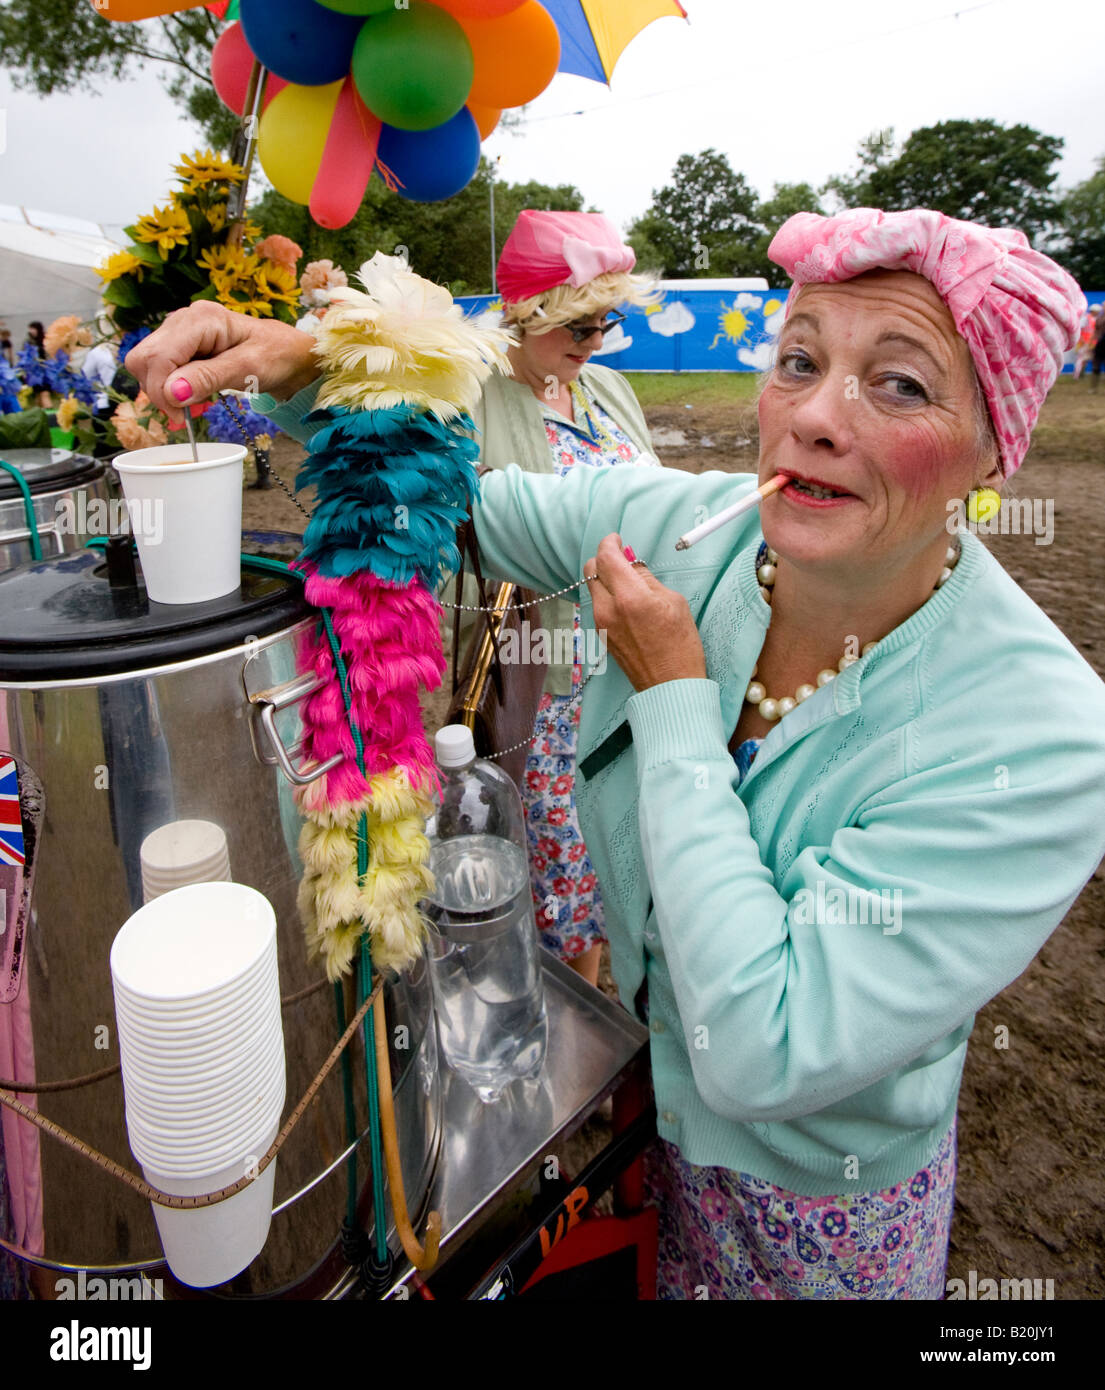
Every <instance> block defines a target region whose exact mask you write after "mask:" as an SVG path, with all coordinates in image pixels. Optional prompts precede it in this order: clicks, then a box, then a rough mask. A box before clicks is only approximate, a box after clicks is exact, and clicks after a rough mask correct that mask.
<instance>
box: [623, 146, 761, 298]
mask: <svg viewBox="0 0 1105 1390" xmlns="http://www.w3.org/2000/svg"><path fill="white" fill-rule="evenodd" d="M628 237H629V242H630V244H631V245H632V246H633V247H634V249H635V250H637V251H638V254H639V256H640V257H641V261H642V264H643V266H644V267H645V268H647V269H654V270H656V271H658V272H659V273H661V274H663V275H664V276H666V277H667V278H669V279H683V278H688V279H689V278H702V277H705V276H711V275H750V274H756V273H758V272H757V271H756V270H755V269H754V267H755V266H756V265H757V263H758V261H757V248H758V246H759V243H760V241H761V240H762V237H763V227H762V226H761V225H760V223H759V221H758V220H757V200H756V194H755V192H754V191H753V190H752V189H751V188H750V187H749V186H748V184H747V182H746V181H745V178H744V175H743V174H738V173H736V172H735V171H734V170H733V168H732V166H731V165H730V163H729V160H728V159H727V158H726V156H725V155H723V154H719V153H718V152H717V150H713V149H709V150H703V151H702V153H701V154H698V155H690V154H684V155H680V156H679V159H678V160H677V161H676V165H675V169H674V170H673V172H672V181H671V183H670V184H666V185H665V186H664V187H663V188H661V189H658V190H657V189H654V190H653V194H652V203H651V205H650V206H649V208H648V210H647V211H646V212H645V213H644V214H643V215H642V216H641V217H638V218H637V219H636V220H635V221H634V222H633V224H632V225H631V227H630V229H629V233H628Z"/></svg>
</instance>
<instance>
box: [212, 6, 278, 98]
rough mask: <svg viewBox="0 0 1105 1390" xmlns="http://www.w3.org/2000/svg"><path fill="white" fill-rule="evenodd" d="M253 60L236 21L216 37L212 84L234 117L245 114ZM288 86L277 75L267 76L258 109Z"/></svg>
mask: <svg viewBox="0 0 1105 1390" xmlns="http://www.w3.org/2000/svg"><path fill="white" fill-rule="evenodd" d="M255 62H256V59H255V58H254V56H253V50H252V49H251V48H250V46H249V43H248V42H247V40H246V36H245V32H244V31H243V29H242V26H241V25H240V24H239V23H238V22H237V21H235V22H234V23H233V24H231V25H229V26H228V27H227V28H226V29H224V30H223V32H222V33H221V34H220V35H219V37H218V39H216V41H215V47H214V48H213V49H212V50H211V81H212V82H214V84H215V91H216V92H217V93H218V97H219V100H220V101H221V102H222V103H223V105H224V106H229V107H230V109H231V111H233V112H234V113H235V115H237V116H244V115H245V114H246V110H245V107H246V97H247V96H248V95H249V79H250V75H251V74H252V72H253V64H254V63H255ZM287 85H288V84H287V83H286V82H285V81H284V79H283V78H282V77H277V75H276V73H274V72H270V73H269V75H268V77H267V78H266V80H265V92H264V95H263V96H262V98H261V109H262V110H264V108H265V107H266V106H268V104H269V102H270V101H271V100H272V99H273V97H274V96H275V95H276V94H277V92H278V91H280V89H281V87H286V86H287Z"/></svg>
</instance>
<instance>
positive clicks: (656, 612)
mask: <svg viewBox="0 0 1105 1390" xmlns="http://www.w3.org/2000/svg"><path fill="white" fill-rule="evenodd" d="M630 553H632V552H630ZM583 573H584V576H585V577H586V578H587V580H588V586H587V587H588V589H589V590H590V593H591V600H592V603H593V605H594V610H595V627H596V628H597V629H598V630H599V632H600V633H602V634H603V637H604V639H605V642H606V647H607V650H608V651H609V652H610V654H611V656H613V658H614V660H615V661H616V662H617V663H618V665H619V666H620V667H621V668H622V670H623V671H624V672H625V674H626V675H627V676H628V677H629V680H630V682H631V684H632V686H633V688H634V690H648V689H649V688H650V687H651V686H654V685H661V684H663V682H665V681H675V680H694V679H698V680H701V679H705V676H706V654H705V652H704V651H703V650H702V642H701V640H700V638H699V636H698V628H697V627H696V626H695V622H694V618H692V617H691V610H690V606H689V604H688V603H687V600H686V599H685V598H684V597H683V595H682V594H677V593H676V592H675V591H674V590H673V589H667V588H665V587H664V585H663V584H661V583H660V581H659V580H658V579H657V578H656V577H655V576H654V575H652V574H650V573H649V572H648V570H647V568H645V567H644V566H643V564H642V562H641V561H639V560H638V561H636V563H635V564H634V563H633V562H631V561H630V560H629V559H628V558H627V556H626V554H625V551H624V549H623V546H622V540H621V537H620V536H618V535H616V534H611V535H609V536H606V537H605V538H604V539H603V540H602V541H601V542H600V543H599V548H598V552H597V554H595V555H594V556H593V557H592V558H591V559H590V560H588V561H587V563H586V565H585V566H584V569H583Z"/></svg>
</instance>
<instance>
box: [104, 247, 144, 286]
mask: <svg viewBox="0 0 1105 1390" xmlns="http://www.w3.org/2000/svg"><path fill="white" fill-rule="evenodd" d="M142 269H143V267H142V262H141V261H140V260H139V259H138V257H137V256H136V255H134V254H133V252H131V251H113V252H112V254H111V255H110V256H108V258H107V260H106V261H101V262H100V264H99V265H98V266H97V267H96V274H97V275H98V276H99V277H100V279H101V280H103V281H104V282H105V283H107V282H108V281H111V280H118V279H119V277H120V276H121V275H133V276H134V277H135V279H137V280H141V278H142Z"/></svg>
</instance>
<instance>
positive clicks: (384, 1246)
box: [358, 936, 388, 1264]
mask: <svg viewBox="0 0 1105 1390" xmlns="http://www.w3.org/2000/svg"><path fill="white" fill-rule="evenodd" d="M371 990H372V958H371V956H370V954H369V950H368V941H367V939H366V938H365V937H363V936H362V937H361V954H360V971H359V990H358V997H359V1000H360V1003H361V1004H363V1003H364V1001H365V1000H366V999H367V998H368V996H369V994H370V993H371ZM383 1007H384V1004H383V1000H382V999H377V1001H376V1002H375V1004H373V1006H372V1008H371V1009H369V1011H368V1013H367V1014H365V1017H364V1022H363V1023H362V1024H361V1030H362V1032H363V1034H364V1077H365V1092H366V1095H367V1098H368V1118H369V1124H370V1126H371V1129H372V1209H373V1212H374V1213H375V1236H376V1258H377V1260H378V1261H379V1263H380V1264H383V1263H384V1262H385V1261H386V1260H387V1257H388V1239H387V1228H386V1226H385V1225H384V1222H383V1221H382V1220H381V1219H380V1216H381V1213H382V1212H383V1210H384V1160H383V1152H382V1148H383V1146H382V1143H381V1139H380V1082H379V1077H378V1076H377V1074H376V1038H375V1015H376V1010H377V1009H382V1008H383Z"/></svg>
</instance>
